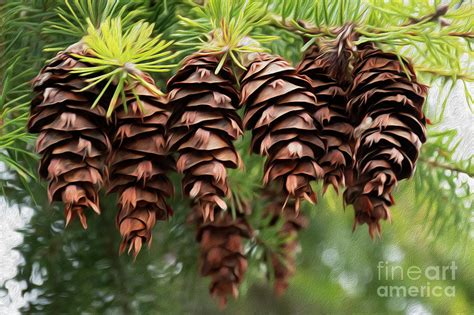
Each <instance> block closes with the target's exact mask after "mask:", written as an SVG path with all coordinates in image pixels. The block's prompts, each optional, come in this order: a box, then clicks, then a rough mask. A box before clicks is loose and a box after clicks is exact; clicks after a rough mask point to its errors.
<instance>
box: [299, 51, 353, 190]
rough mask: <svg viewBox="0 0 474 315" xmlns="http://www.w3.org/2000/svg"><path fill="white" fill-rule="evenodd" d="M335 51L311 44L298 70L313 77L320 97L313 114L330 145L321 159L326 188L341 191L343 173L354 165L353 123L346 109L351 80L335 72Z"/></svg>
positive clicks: (312, 83) (314, 85)
mask: <svg viewBox="0 0 474 315" xmlns="http://www.w3.org/2000/svg"><path fill="white" fill-rule="evenodd" d="M334 55H336V56H337V54H336V53H333V52H331V51H327V52H325V51H321V50H320V49H319V48H318V47H317V46H312V47H311V48H309V49H308V51H307V52H306V54H305V56H304V58H303V60H302V61H301V63H300V64H299V65H298V68H297V70H298V73H300V74H303V75H306V76H307V77H309V78H310V79H311V85H312V90H313V93H314V94H315V95H316V98H317V100H318V105H319V106H318V110H317V111H316V112H315V113H314V118H315V119H316V121H317V122H318V124H319V125H320V126H322V128H321V130H320V133H319V134H320V136H321V138H322V139H323V140H324V141H325V142H326V143H327V147H328V150H327V152H326V154H324V156H323V157H322V158H321V159H320V160H319V164H320V165H321V166H322V168H323V169H324V191H326V189H327V186H328V185H330V184H331V185H333V187H334V188H335V189H336V191H337V192H338V191H339V186H345V176H344V173H345V172H346V170H347V169H350V168H351V167H352V150H351V146H350V140H351V135H352V131H353V127H352V125H351V122H350V118H349V114H348V113H347V96H346V89H347V88H348V85H349V83H348V82H347V80H341V78H344V77H345V76H344V75H342V74H338V73H334V62H333V59H334V58H332V57H334ZM341 58H342V57H341ZM341 70H342V71H346V72H347V71H348V69H341ZM349 73H350V72H349Z"/></svg>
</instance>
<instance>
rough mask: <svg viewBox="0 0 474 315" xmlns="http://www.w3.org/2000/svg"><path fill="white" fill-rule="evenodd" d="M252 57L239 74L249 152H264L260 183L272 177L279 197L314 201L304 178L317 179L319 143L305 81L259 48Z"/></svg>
mask: <svg viewBox="0 0 474 315" xmlns="http://www.w3.org/2000/svg"><path fill="white" fill-rule="evenodd" d="M249 57H251V58H254V59H253V60H252V61H251V62H250V65H249V66H248V70H247V72H245V73H244V74H243V76H242V78H241V88H242V94H241V104H246V108H245V116H244V127H245V128H246V129H247V130H252V135H253V137H252V151H253V152H254V153H258V154H261V155H264V156H266V157H267V160H266V163H265V175H264V183H265V184H266V185H268V184H269V183H270V182H276V183H278V185H279V186H280V187H281V188H280V189H281V190H282V191H283V193H284V194H285V196H287V197H288V198H290V197H291V198H292V199H294V200H295V203H294V204H295V209H296V211H298V209H299V207H300V201H301V199H303V198H304V199H306V200H308V201H310V202H312V203H313V202H315V201H316V195H315V193H314V192H313V190H312V188H311V185H310V182H311V181H312V180H315V179H317V178H322V177H323V175H324V170H323V169H322V168H321V166H320V165H319V164H318V162H317V161H318V160H319V159H320V158H321V157H322V156H323V155H324V153H325V151H326V148H325V143H324V142H323V140H322V139H321V138H320V137H319V135H318V126H317V121H316V120H315V119H314V118H313V117H314V114H315V113H316V111H317V110H318V105H317V103H316V98H315V96H314V94H313V93H312V92H311V84H310V82H309V79H308V78H307V77H305V76H302V75H299V74H297V73H296V70H295V69H294V68H293V67H291V66H290V65H289V64H288V63H287V62H286V61H285V60H283V59H282V58H280V57H275V56H271V55H268V54H265V53H258V54H254V55H251V56H249Z"/></svg>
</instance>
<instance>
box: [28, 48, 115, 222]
mask: <svg viewBox="0 0 474 315" xmlns="http://www.w3.org/2000/svg"><path fill="white" fill-rule="evenodd" d="M73 54H76V55H85V54H86V47H85V46H84V45H83V44H75V45H72V46H71V47H69V48H68V49H67V50H65V51H63V52H60V53H58V55H57V56H56V57H55V58H54V59H52V60H51V61H50V62H49V64H48V65H47V66H45V67H44V68H43V69H42V70H41V72H40V74H39V75H38V76H37V77H36V78H35V79H34V82H33V88H34V92H35V94H36V95H35V97H34V99H33V101H32V103H31V116H30V119H29V122H28V128H29V131H30V132H32V133H39V136H38V140H37V142H36V151H37V152H38V153H39V154H40V155H41V162H40V167H39V173H40V176H41V177H43V178H46V179H48V181H49V187H48V197H49V200H50V202H52V201H62V202H63V203H64V212H65V218H66V225H67V224H69V222H70V221H71V219H73V218H74V217H75V216H78V217H79V219H80V222H81V224H82V226H83V227H84V228H87V221H86V215H85V213H84V210H85V209H87V208H91V209H92V210H93V211H95V212H96V213H100V208H99V195H98V191H99V189H100V187H101V186H102V184H103V181H104V176H105V175H106V169H105V167H104V158H105V156H106V155H107V154H108V152H109V151H110V142H109V139H108V136H107V134H106V132H105V126H106V119H105V109H104V108H103V107H101V106H100V104H99V105H98V106H96V107H95V108H93V109H91V105H92V103H93V102H94V100H95V98H96V97H97V94H98V93H97V92H98V91H97V90H95V89H94V88H92V89H88V90H87V91H85V92H78V90H80V89H82V88H84V87H86V86H87V85H88V83H87V82H85V79H87V77H80V76H79V75H77V74H73V73H72V72H71V71H72V70H73V69H75V68H79V67H88V66H89V65H87V64H85V63H83V62H80V61H79V60H78V59H77V58H76V57H74V56H73Z"/></svg>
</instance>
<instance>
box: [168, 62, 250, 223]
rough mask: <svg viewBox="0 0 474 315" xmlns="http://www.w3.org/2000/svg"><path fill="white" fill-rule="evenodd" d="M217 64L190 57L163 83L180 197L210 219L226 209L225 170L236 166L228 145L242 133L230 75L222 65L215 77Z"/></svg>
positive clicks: (236, 154) (230, 147)
mask: <svg viewBox="0 0 474 315" xmlns="http://www.w3.org/2000/svg"><path fill="white" fill-rule="evenodd" d="M218 64H219V59H218V57H217V56H215V55H209V54H203V53H196V54H193V55H191V56H190V57H189V58H187V59H186V60H185V61H184V62H183V66H182V67H181V69H180V70H179V71H178V73H177V74H176V75H175V76H174V77H173V78H171V79H170V80H169V82H168V90H169V91H170V92H169V96H170V104H169V105H170V109H171V110H172V115H171V117H170V120H169V124H168V126H169V133H170V137H169V147H170V149H171V150H172V151H178V153H179V158H178V161H177V169H178V171H179V172H182V173H184V179H183V191H184V193H185V194H186V195H188V196H190V197H191V198H193V199H194V201H195V202H196V204H197V207H198V208H199V209H200V211H202V213H203V217H204V220H207V219H210V220H211V221H212V220H213V218H214V211H216V210H217V209H224V210H225V209H226V208H227V206H226V203H225V201H224V200H223V198H224V197H225V196H227V195H228V194H229V187H228V183H227V170H226V168H236V167H238V166H239V165H240V157H239V155H238V153H237V151H236V150H235V148H234V146H233V144H232V141H233V140H235V139H237V138H238V137H239V136H240V135H241V134H242V128H241V122H240V118H239V116H238V115H237V113H236V111H235V110H236V108H237V107H238V101H239V96H238V93H237V91H236V90H235V88H234V84H235V79H234V76H233V74H232V72H231V70H230V69H229V68H228V67H227V66H224V67H223V68H222V69H221V70H220V72H219V74H215V73H214V72H215V70H216V68H217V66H218Z"/></svg>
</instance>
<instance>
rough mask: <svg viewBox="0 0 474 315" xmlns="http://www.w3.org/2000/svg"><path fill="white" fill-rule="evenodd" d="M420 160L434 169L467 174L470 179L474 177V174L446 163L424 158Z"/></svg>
mask: <svg viewBox="0 0 474 315" xmlns="http://www.w3.org/2000/svg"><path fill="white" fill-rule="evenodd" d="M418 160H419V161H420V162H423V163H425V164H427V165H429V166H432V167H436V168H442V169H445V170H448V171H452V172H456V173H462V174H466V175H467V176H469V177H474V172H472V171H469V170H465V169H462V168H460V167H456V166H453V165H449V164H445V163H440V162H438V161H434V160H429V159H427V158H423V157H420V158H419V159H418Z"/></svg>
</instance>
